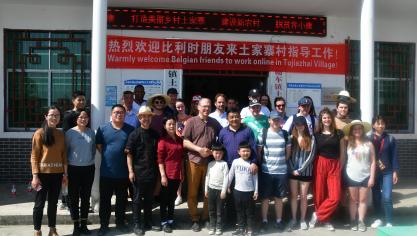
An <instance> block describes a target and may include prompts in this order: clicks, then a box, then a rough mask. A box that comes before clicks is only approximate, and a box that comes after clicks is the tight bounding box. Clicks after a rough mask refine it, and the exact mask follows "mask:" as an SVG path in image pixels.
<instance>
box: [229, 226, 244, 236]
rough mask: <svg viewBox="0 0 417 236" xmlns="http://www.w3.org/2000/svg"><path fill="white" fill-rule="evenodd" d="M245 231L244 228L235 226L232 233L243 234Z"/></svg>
mask: <svg viewBox="0 0 417 236" xmlns="http://www.w3.org/2000/svg"><path fill="white" fill-rule="evenodd" d="M244 233H245V230H244V229H241V228H237V229H236V231H235V232H233V233H232V235H243V234H244Z"/></svg>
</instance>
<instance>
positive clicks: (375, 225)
mask: <svg viewBox="0 0 417 236" xmlns="http://www.w3.org/2000/svg"><path fill="white" fill-rule="evenodd" d="M381 226H382V221H381V220H380V219H376V220H375V221H374V223H372V224H371V228H373V229H376V228H378V227H381Z"/></svg>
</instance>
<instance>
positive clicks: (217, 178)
mask: <svg viewBox="0 0 417 236" xmlns="http://www.w3.org/2000/svg"><path fill="white" fill-rule="evenodd" d="M228 174H229V167H228V166H227V162H225V161H223V160H220V161H216V160H214V161H211V162H210V163H209V164H208V167H207V174H206V183H205V188H204V189H205V192H208V188H211V189H217V190H221V191H222V193H226V190H227V184H228Z"/></svg>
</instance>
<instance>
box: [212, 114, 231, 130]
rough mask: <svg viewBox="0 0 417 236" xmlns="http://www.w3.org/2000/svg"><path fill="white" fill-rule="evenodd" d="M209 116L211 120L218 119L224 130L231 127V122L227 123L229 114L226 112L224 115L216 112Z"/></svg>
mask: <svg viewBox="0 0 417 236" xmlns="http://www.w3.org/2000/svg"><path fill="white" fill-rule="evenodd" d="M209 116H210V117H211V118H214V119H216V120H217V121H218V122H219V123H220V125H221V126H222V127H223V128H224V127H227V126H228V125H229V121H227V113H226V112H223V113H221V114H219V112H218V111H217V110H215V111H214V112H212V113H210V115H209Z"/></svg>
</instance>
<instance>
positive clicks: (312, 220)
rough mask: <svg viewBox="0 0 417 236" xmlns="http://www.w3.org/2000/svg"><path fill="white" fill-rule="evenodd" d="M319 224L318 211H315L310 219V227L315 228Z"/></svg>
mask: <svg viewBox="0 0 417 236" xmlns="http://www.w3.org/2000/svg"><path fill="white" fill-rule="evenodd" d="M316 224H317V215H316V212H313V214H312V215H311V220H310V223H309V225H310V228H314V227H315V226H316Z"/></svg>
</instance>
